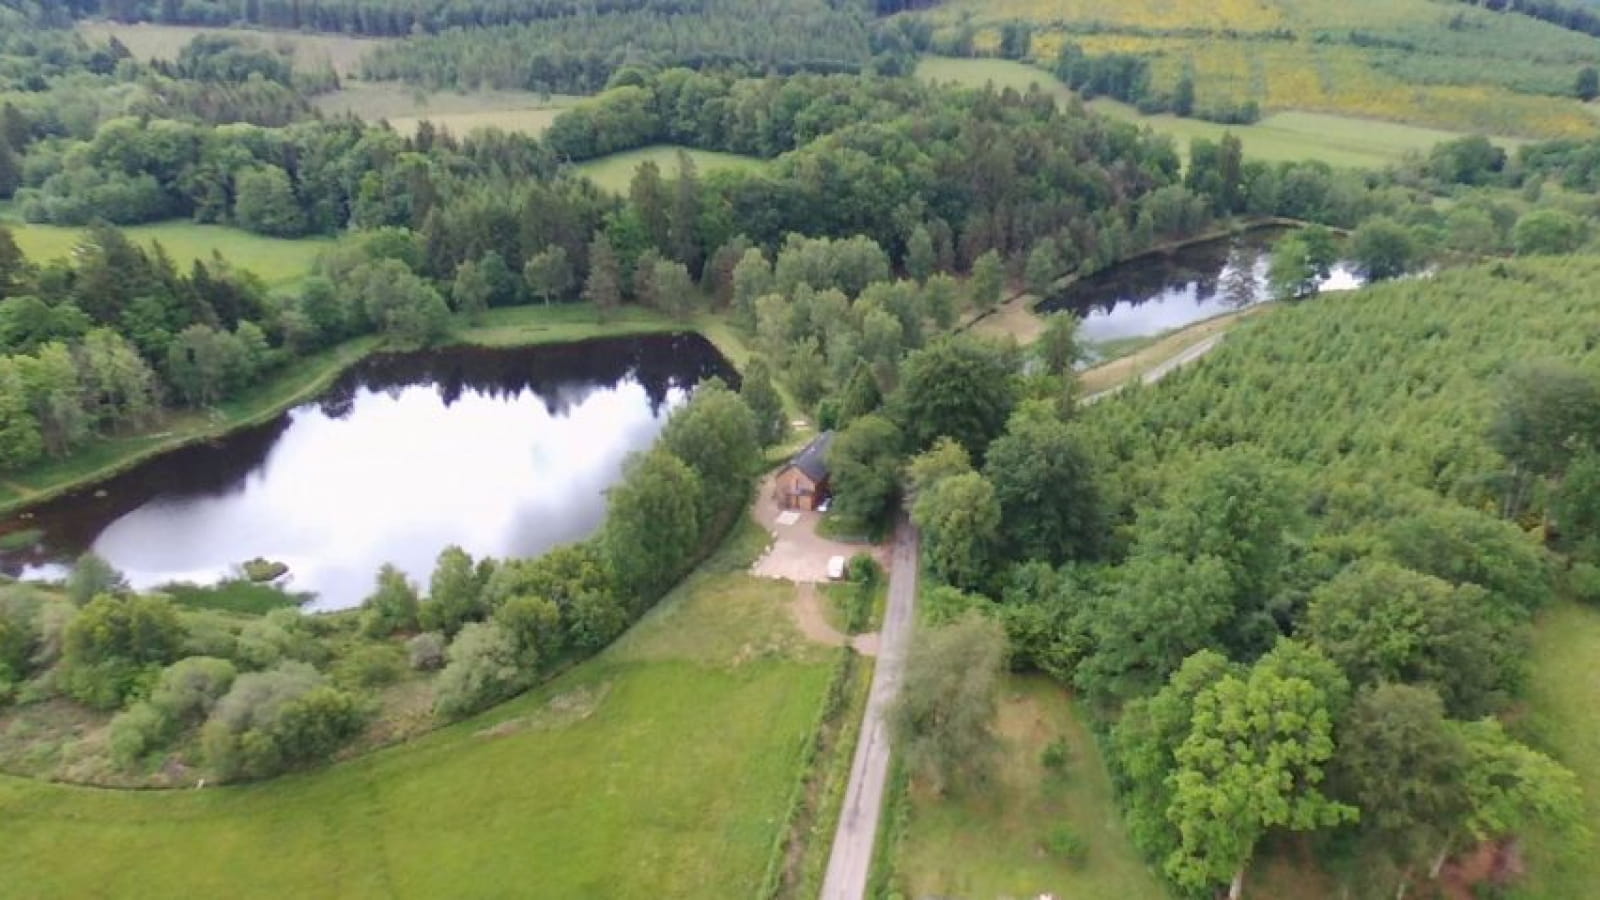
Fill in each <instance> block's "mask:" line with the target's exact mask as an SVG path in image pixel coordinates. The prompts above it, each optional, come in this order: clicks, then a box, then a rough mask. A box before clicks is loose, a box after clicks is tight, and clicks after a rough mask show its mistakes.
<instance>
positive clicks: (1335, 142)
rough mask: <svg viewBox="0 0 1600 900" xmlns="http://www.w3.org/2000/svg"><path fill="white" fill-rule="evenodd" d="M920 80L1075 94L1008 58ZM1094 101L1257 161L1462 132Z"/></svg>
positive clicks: (937, 62) (1430, 140)
mask: <svg viewBox="0 0 1600 900" xmlns="http://www.w3.org/2000/svg"><path fill="white" fill-rule="evenodd" d="M917 77H919V78H922V79H924V80H926V81H933V82H940V83H942V82H955V83H958V84H965V85H970V86H973V87H981V86H983V85H984V84H986V83H988V84H993V85H994V86H995V87H996V88H1007V87H1010V88H1015V89H1016V90H1018V91H1026V90H1027V89H1028V86H1029V85H1030V84H1038V85H1039V87H1040V88H1041V89H1043V90H1045V91H1046V92H1048V93H1050V94H1051V95H1053V96H1055V97H1057V98H1058V99H1063V100H1064V99H1066V98H1068V97H1071V96H1072V92H1071V91H1069V90H1068V89H1067V87H1066V85H1064V84H1062V83H1061V82H1060V81H1058V80H1057V79H1056V78H1055V76H1053V75H1052V74H1050V73H1049V72H1046V71H1045V70H1043V69H1041V68H1039V67H1038V66H1033V65H1028V64H1026V63H1021V62H1013V61H1009V60H1000V59H952V58H949V57H928V58H925V59H923V60H922V62H921V63H919V64H918V66H917ZM1089 105H1090V106H1091V107H1092V108H1094V109H1096V110H1098V111H1100V112H1103V113H1105V114H1107V115H1110V116H1115V117H1117V118H1120V119H1127V120H1129V121H1132V122H1137V123H1139V124H1142V125H1148V126H1150V127H1151V128H1152V129H1154V130H1156V131H1158V132H1160V133H1162V134H1167V135H1171V136H1172V138H1173V139H1174V140H1176V141H1177V143H1178V146H1179V148H1180V149H1183V148H1187V147H1188V145H1189V142H1190V141H1192V140H1194V139H1195V138H1207V139H1210V140H1217V139H1219V138H1221V137H1222V135H1223V134H1224V133H1226V132H1232V133H1233V134H1236V135H1238V136H1239V138H1240V140H1242V141H1243V142H1244V147H1245V152H1246V153H1248V154H1249V155H1250V156H1251V157H1252V158H1254V159H1263V160H1269V161H1274V162H1277V161H1283V160H1301V159H1320V160H1322V161H1324V162H1326V163H1328V164H1330V165H1335V166H1355V167H1367V168H1372V167H1380V166H1384V165H1388V164H1390V163H1395V162H1399V161H1400V160H1401V159H1403V158H1404V157H1405V155H1406V154H1407V153H1410V152H1414V151H1426V150H1427V149H1428V148H1429V147H1432V146H1433V145H1434V144H1437V143H1439V142H1440V141H1447V140H1450V139H1451V138H1455V137H1460V135H1461V132H1456V131H1446V130H1442V129H1436V128H1423V127H1419V126H1415V125H1402V124H1398V123H1394V122H1381V121H1374V120H1371V119H1358V118H1353V117H1350V116H1340V115H1332V114H1329V113H1313V112H1303V111H1298V110H1287V111H1284V112H1277V113H1272V114H1270V115H1268V116H1266V117H1265V118H1263V119H1262V120H1261V121H1260V122H1257V123H1256V124H1254V125H1218V124H1216V123H1213V122H1203V121H1201V120H1199V119H1184V118H1179V117H1178V116H1173V115H1154V116H1150V115H1144V114H1141V113H1140V112H1139V111H1138V110H1135V109H1134V108H1133V107H1131V106H1129V105H1128V104H1126V103H1119V102H1117V101H1115V100H1108V99H1105V98H1101V99H1097V100H1094V101H1092V102H1091V103H1090V104H1089ZM1499 140H1500V142H1501V143H1502V144H1506V145H1511V144H1515V143H1517V141H1516V140H1514V139H1504V138H1503V139H1499Z"/></svg>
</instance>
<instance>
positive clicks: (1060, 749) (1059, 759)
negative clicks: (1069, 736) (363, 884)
mask: <svg viewBox="0 0 1600 900" xmlns="http://www.w3.org/2000/svg"><path fill="white" fill-rule="evenodd" d="M1070 752H1071V751H1070V750H1069V749H1068V748H1067V742H1066V740H1065V739H1063V738H1056V739H1055V740H1053V741H1051V742H1050V744H1049V745H1048V746H1046V747H1045V748H1044V750H1043V751H1042V752H1041V753H1040V754H1039V765H1041V766H1044V767H1045V769H1046V770H1047V771H1050V772H1063V771H1065V770H1066V768H1067V760H1068V758H1069V756H1070Z"/></svg>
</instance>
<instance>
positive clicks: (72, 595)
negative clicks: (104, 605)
mask: <svg viewBox="0 0 1600 900" xmlns="http://www.w3.org/2000/svg"><path fill="white" fill-rule="evenodd" d="M127 590H128V582H127V580H126V579H124V578H123V577H122V573H121V572H118V571H117V570H116V569H113V568H112V567H111V564H110V563H108V562H106V561H105V560H104V559H102V558H101V557H99V556H97V555H95V554H93V553H85V554H84V555H82V556H80V557H78V561H77V562H76V563H74V564H73V566H72V573H71V574H70V575H68V576H67V598H68V599H70V600H71V601H72V602H73V603H75V604H77V605H78V606H88V605H89V601H91V600H93V599H94V598H95V597H97V596H99V595H100V594H121V593H125V592H126V591H127Z"/></svg>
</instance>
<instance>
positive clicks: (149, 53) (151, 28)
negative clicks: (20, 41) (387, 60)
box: [78, 22, 382, 78]
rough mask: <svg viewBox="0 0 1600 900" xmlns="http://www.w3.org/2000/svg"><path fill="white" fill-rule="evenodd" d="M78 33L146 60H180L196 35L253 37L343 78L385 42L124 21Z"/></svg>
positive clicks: (83, 26) (302, 64) (86, 26)
mask: <svg viewBox="0 0 1600 900" xmlns="http://www.w3.org/2000/svg"><path fill="white" fill-rule="evenodd" d="M78 31H79V32H81V33H82V34H83V35H84V37H87V38H88V39H89V40H91V41H95V42H103V41H106V40H109V39H110V38H112V37H115V38H116V39H117V40H119V41H121V42H122V43H123V44H124V45H126V46H127V48H128V50H129V52H131V53H132V54H133V55H134V57H135V58H137V59H142V60H151V59H166V60H173V59H177V58H178V52H179V51H181V50H182V49H183V48H184V45H186V44H188V43H189V42H190V41H191V40H194V37H195V35H199V34H220V35H226V36H228V37H237V38H249V39H254V40H256V41H259V42H261V43H262V44H264V45H266V46H268V47H274V48H283V49H285V50H287V51H288V52H289V53H290V55H292V56H293V57H294V64H295V66H296V68H311V67H317V66H321V65H322V64H324V63H327V64H330V65H332V66H333V69H334V71H335V72H338V73H339V76H340V77H341V78H343V77H345V76H347V75H350V74H351V73H353V72H356V71H358V70H359V69H360V65H361V58H362V57H363V56H365V55H366V54H367V51H369V50H371V49H372V48H373V47H375V46H377V45H378V44H380V43H382V41H381V40H379V39H377V38H363V37H351V36H349V35H340V34H302V33H300V32H297V31H270V30H256V29H248V28H197V27H191V26H187V25H153V24H147V23H138V24H123V23H120V22H82V23H80V24H79V25H78Z"/></svg>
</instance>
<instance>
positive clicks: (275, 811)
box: [0, 523, 829, 898]
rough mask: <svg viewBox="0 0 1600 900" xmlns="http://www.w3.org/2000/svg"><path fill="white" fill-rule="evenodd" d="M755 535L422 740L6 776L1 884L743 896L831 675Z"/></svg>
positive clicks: (1, 781)
mask: <svg viewBox="0 0 1600 900" xmlns="http://www.w3.org/2000/svg"><path fill="white" fill-rule="evenodd" d="M763 541H764V533H762V532H760V531H759V529H757V528H756V527H755V526H754V525H753V524H752V523H746V524H745V526H744V527H743V528H742V529H741V530H740V531H739V532H737V533H736V535H735V537H734V538H733V539H732V540H731V541H730V544H729V546H728V547H725V548H724V550H723V551H722V554H721V556H720V558H719V559H716V560H713V561H712V562H711V563H709V564H708V565H707V566H706V567H704V568H703V569H702V571H701V572H700V573H699V574H697V575H696V576H694V577H693V578H692V579H691V580H690V582H689V583H687V584H686V585H685V586H683V587H681V588H680V589H679V590H677V591H675V592H674V593H673V594H672V595H671V596H670V597H669V598H668V599H667V600H665V601H663V602H662V604H661V605H660V606H659V607H658V608H657V610H656V612H654V613H653V614H652V615H650V616H648V617H647V618H646V619H645V620H644V621H643V622H641V623H640V624H639V625H638V626H636V627H635V628H634V629H633V630H632V631H630V632H629V633H628V635H626V636H625V637H624V638H623V639H622V640H621V641H619V642H618V643H617V644H616V645H614V646H613V647H612V648H611V649H610V650H608V651H606V652H605V653H604V654H602V655H601V656H600V657H598V658H596V659H595V660H592V661H590V662H588V663H585V664H584V665H581V666H579V667H578V668H577V669H575V670H573V671H572V672H570V673H568V674H567V675H564V676H562V677H561V678H559V679H557V680H556V681H554V682H552V683H551V684H549V685H547V686H546V687H545V688H543V689H541V690H539V691H537V692H535V693H533V694H530V695H529V696H526V697H523V698H521V699H519V700H515V701H512V702H511V703H509V704H506V705H504V706H501V707H499V708H497V709H495V710H492V711H491V712H489V713H487V714H486V715H484V716H481V717H479V718H477V719H474V720H471V721H468V722H465V723H462V724H460V725H456V726H452V727H450V728H447V729H444V730H442V731H439V732H435V733H433V734H431V735H429V736H427V737H425V738H422V739H420V740H418V741H416V742H414V743H411V744H407V745H404V746H401V747H397V748H393V749H391V750H386V751H381V752H379V753H376V754H373V755H371V756H367V757H362V758H360V759H357V760H354V761H352V762H349V763H344V764H340V765H337V766H334V767H332V768H330V769H326V770H323V771H319V772H315V773H311V774H308V775H303V776H296V777H291V778H285V779H281V780H279V781H275V782H271V783H268V784H263V785H258V786H248V787H240V788H208V789H205V790H202V791H193V790H190V791H175V792H118V791H103V790H90V789H82V788H72V787H64V786H59V785H49V784H42V783H37V782H30V781H24V780H20V779H12V778H0V821H4V822H5V825H6V827H5V832H6V835H7V838H6V840H5V841H4V842H0V884H11V885H27V886H28V890H27V893H28V894H29V896H34V897H55V896H61V897H66V896H94V895H98V894H101V893H103V892H104V891H105V890H106V889H107V886H108V885H116V893H117V894H118V895H119V896H151V897H157V896H207V895H217V896H220V895H227V896H230V897H246V896H263V897H281V896H303V897H334V896H338V897H388V896H402V897H406V896H414V897H436V896H530V895H537V896H549V897H582V896H605V897H647V898H656V897H723V896H727V897H744V896H748V895H749V894H750V893H751V892H752V890H753V889H754V887H755V885H756V884H757V883H758V882H759V881H760V879H761V876H762V873H763V871H764V869H765V866H766V864H767V859H768V853H769V851H770V848H771V846H772V843H773V839H774V838H775V836H776V831H777V829H778V828H779V827H780V821H781V817H782V813H783V810H784V805H785V802H786V800H787V798H788V794H789V791H790V789H791V787H792V785H793V783H794V778H795V776H796V774H797V766H798V765H799V763H800V749H801V745H802V742H803V740H804V738H805V737H806V736H807V732H808V731H809V729H810V727H811V725H812V724H813V722H814V719H815V716H816V713H817V710H818V708H819V704H820V703H821V700H822V694H823V691H824V688H825V686H826V683H827V678H828V674H829V666H828V664H827V662H826V659H827V657H826V656H825V655H824V654H821V653H819V652H818V651H815V650H812V649H810V648H807V647H805V646H803V645H802V643H801V641H800V638H799V636H798V635H797V634H796V633H795V632H794V630H793V628H792V626H790V625H789V624H788V620H787V619H786V618H785V617H784V611H783V606H782V604H781V602H780V601H781V600H782V599H783V598H784V597H785V596H787V591H788V590H790V588H789V587H788V586H787V585H785V584H782V583H777V582H764V581H758V580H756V579H754V578H752V577H750V576H748V575H746V574H744V573H743V569H744V566H745V564H746V563H747V562H748V560H749V559H750V557H751V555H752V554H753V553H754V552H755V551H758V550H759V549H760V546H761V544H762V543H763ZM553 697H556V698H562V701H563V702H561V703H557V704H554V705H552V704H551V703H550V701H551V698H553ZM566 705H570V706H571V707H572V708H571V709H568V710H566V711H562V709H563V706H566ZM501 723H508V724H501ZM493 725H500V727H499V728H497V729H496V733H495V735H493V736H490V735H485V734H483V731H484V730H485V728H486V727H488V726H493Z"/></svg>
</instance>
